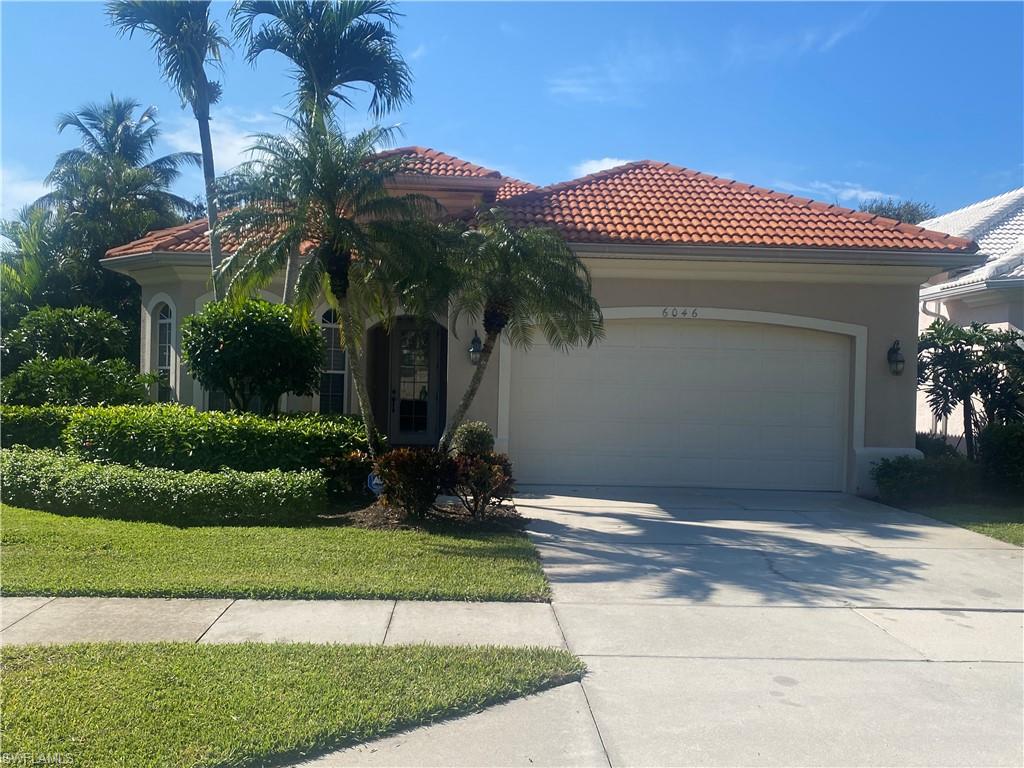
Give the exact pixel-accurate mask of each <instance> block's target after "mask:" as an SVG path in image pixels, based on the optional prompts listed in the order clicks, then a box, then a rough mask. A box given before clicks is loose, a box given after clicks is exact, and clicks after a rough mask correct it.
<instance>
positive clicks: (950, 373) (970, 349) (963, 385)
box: [917, 319, 1024, 459]
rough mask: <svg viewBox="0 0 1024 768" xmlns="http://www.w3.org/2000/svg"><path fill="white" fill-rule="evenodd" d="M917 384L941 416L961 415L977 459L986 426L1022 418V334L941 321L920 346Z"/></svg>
mask: <svg viewBox="0 0 1024 768" xmlns="http://www.w3.org/2000/svg"><path fill="white" fill-rule="evenodd" d="M917 376H918V382H919V384H920V385H922V386H923V388H924V392H925V396H926V397H927V399H928V405H929V407H930V408H931V410H932V413H934V414H935V416H936V417H937V418H948V417H949V416H950V415H952V413H953V412H954V411H955V410H956V408H957V407H960V408H961V409H962V411H963V429H964V447H965V449H966V451H967V456H968V457H969V458H971V459H974V458H977V449H976V438H977V435H978V434H980V432H981V430H982V429H983V428H984V427H985V426H986V425H987V424H1001V423H1007V422H1016V421H1020V420H1021V419H1024V335H1022V334H1021V333H1020V332H1018V331H1012V330H1006V331H1004V330H999V329H996V328H989V327H987V326H984V325H981V324H979V323H972V324H971V325H969V326H966V327H961V326H959V325H955V324H953V323H950V322H947V321H945V320H942V319H939V320H936V321H935V322H934V323H932V324H931V325H930V326H929V327H928V329H927V330H926V331H925V332H924V333H923V334H922V335H921V338H920V340H919V342H918V370H917Z"/></svg>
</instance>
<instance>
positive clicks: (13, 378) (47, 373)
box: [0, 357, 152, 405]
mask: <svg viewBox="0 0 1024 768" xmlns="http://www.w3.org/2000/svg"><path fill="white" fill-rule="evenodd" d="M151 381H152V377H151V376H148V375H143V374H140V373H139V371H138V369H136V367H135V366H134V365H132V364H131V363H129V362H128V361H127V360H124V359H115V360H99V361H97V360H86V359H84V358H79V357H59V358H56V359H50V358H46V357H37V358H35V359H34V360H30V361H29V362H27V363H25V364H24V365H22V366H21V367H20V368H19V369H18V370H17V371H15V372H14V373H12V374H11V375H9V376H6V377H4V379H3V382H2V383H0V388H2V394H3V401H4V402H5V403H10V404H11V405H43V404H44V403H46V404H50V405H123V404H126V403H144V402H146V399H147V394H148V392H147V390H148V386H149V383H150V382H151Z"/></svg>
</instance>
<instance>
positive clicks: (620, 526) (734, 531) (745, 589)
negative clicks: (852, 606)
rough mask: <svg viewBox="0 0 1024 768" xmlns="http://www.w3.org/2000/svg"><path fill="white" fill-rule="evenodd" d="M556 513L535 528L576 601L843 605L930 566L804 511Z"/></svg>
mask: <svg viewBox="0 0 1024 768" xmlns="http://www.w3.org/2000/svg"><path fill="white" fill-rule="evenodd" d="M552 512H553V514H552V517H554V518H557V519H552V517H544V518H540V519H537V518H535V519H533V520H532V521H531V523H530V526H529V528H528V530H529V531H530V532H531V535H532V536H533V538H534V540H535V541H536V543H537V544H538V546H539V548H540V551H541V559H542V562H543V564H544V567H545V571H546V573H547V575H548V578H549V579H550V581H551V583H552V587H553V589H554V590H555V594H556V595H559V593H560V592H561V594H562V596H563V597H564V599H568V600H572V599H574V598H575V597H586V599H603V598H608V599H612V598H613V597H614V599H625V600H629V599H637V600H648V599H656V600H679V601H681V602H706V601H709V600H711V599H713V598H714V599H715V600H716V601H722V600H725V601H726V602H728V601H729V600H730V599H732V598H735V599H736V600H738V601H743V602H750V601H751V600H753V601H755V602H758V603H764V604H773V603H774V604H778V603H784V604H789V605H822V604H845V603H849V602H851V601H853V600H868V601H870V600H871V599H872V596H874V598H875V599H877V595H878V593H879V591H884V590H886V589H888V588H890V587H893V586H895V585H898V584H901V583H909V582H913V581H917V580H920V578H921V577H920V576H919V575H917V574H918V572H919V571H920V569H921V568H923V567H924V564H923V563H920V562H919V561H916V560H912V559H908V558H905V557H897V556H893V555H891V554H886V553H885V552H884V551H879V550H873V549H870V548H868V547H865V546H862V545H860V544H858V543H857V542H856V541H854V540H853V539H851V538H848V537H847V536H845V535H844V533H843V532H844V531H846V532H850V531H851V530H852V529H859V528H860V524H859V523H858V522H856V521H854V522H849V523H847V524H846V525H836V526H835V527H831V526H830V525H828V523H827V519H826V521H825V522H824V524H818V523H816V522H812V519H810V518H808V517H807V516H806V515H803V514H802V513H800V512H793V511H789V512H783V511H782V510H774V511H772V510H766V511H764V512H755V511H752V510H743V511H726V510H715V511H706V510H705V511H701V510H692V509H686V510H676V511H670V510H669V511H666V510H659V511H658V513H657V514H651V513H650V512H644V513H638V512H630V511H615V510H614V509H612V510H611V511H609V510H608V508H607V507H605V508H602V509H601V510H600V512H589V513H588V512H584V511H581V510H579V509H576V510H572V509H565V510H562V511H558V510H557V509H552ZM574 513H575V514H574ZM576 514H579V515H580V516H581V517H582V516H583V515H586V514H593V515H597V516H599V517H600V518H601V520H600V523H599V524H596V521H595V524H594V527H591V528H588V527H585V526H586V525H587V523H586V522H585V521H584V520H582V519H581V520H580V524H579V525H577V524H575V523H576V520H575V519H574V517H575V516H576ZM866 524H869V525H871V533H872V535H880V536H883V537H884V536H887V535H889V536H892V537H903V538H906V537H910V536H913V535H918V534H914V533H912V532H911V531H910V530H909V527H893V528H891V529H881V530H880V529H879V528H878V526H879V523H877V521H876V522H875V523H870V521H868V523H866Z"/></svg>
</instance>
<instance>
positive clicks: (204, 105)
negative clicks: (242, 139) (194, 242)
mask: <svg viewBox="0 0 1024 768" xmlns="http://www.w3.org/2000/svg"><path fill="white" fill-rule="evenodd" d="M199 91H200V92H199V94H198V95H197V96H196V104H195V108H194V110H193V112H194V114H195V116H196V122H197V123H199V147H200V149H201V151H202V154H203V182H204V184H205V186H206V223H207V226H208V227H209V230H210V279H211V280H212V282H213V299H214V301H216V300H217V299H219V298H220V290H219V289H218V286H217V275H216V269H217V266H218V265H219V264H220V258H221V257H220V236H219V235H218V234H217V181H216V179H217V175H216V173H215V171H214V168H213V142H212V141H211V139H210V93H209V84H204V87H202V88H200V89H199Z"/></svg>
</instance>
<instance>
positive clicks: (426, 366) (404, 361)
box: [388, 320, 441, 445]
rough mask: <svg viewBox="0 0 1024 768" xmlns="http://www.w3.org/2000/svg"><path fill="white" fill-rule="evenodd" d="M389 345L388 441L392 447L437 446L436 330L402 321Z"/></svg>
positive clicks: (438, 422) (438, 386) (438, 413)
mask: <svg viewBox="0 0 1024 768" xmlns="http://www.w3.org/2000/svg"><path fill="white" fill-rule="evenodd" d="M390 341H391V345H390V346H391V360H390V362H391V365H390V366H388V367H389V369H390V374H391V375H390V377H389V378H390V386H389V400H388V403H389V414H388V438H389V439H390V441H391V444H392V445H429V444H431V443H434V442H436V441H437V439H438V436H439V435H438V427H439V426H440V397H441V386H440V384H441V382H440V379H441V376H440V369H439V354H438V351H439V350H438V347H439V334H438V332H437V328H436V327H433V326H431V325H425V324H423V323H417V322H413V321H408V320H400V321H399V322H397V323H395V326H394V328H393V329H392V332H391V339H390Z"/></svg>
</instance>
